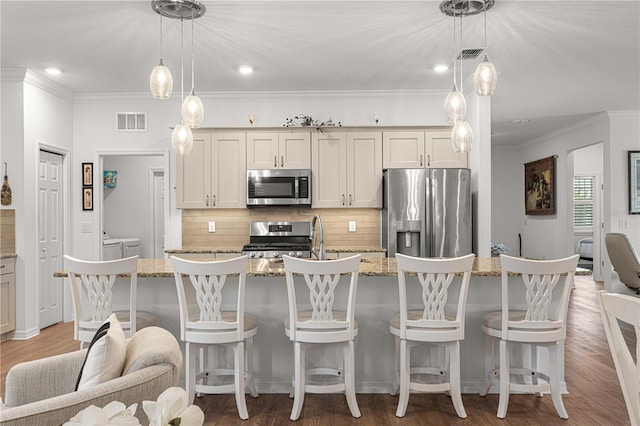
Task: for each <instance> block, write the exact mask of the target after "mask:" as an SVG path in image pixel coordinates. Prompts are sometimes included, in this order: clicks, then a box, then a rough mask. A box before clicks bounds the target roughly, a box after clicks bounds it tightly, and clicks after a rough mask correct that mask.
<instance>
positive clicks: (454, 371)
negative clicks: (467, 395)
mask: <svg viewBox="0 0 640 426" xmlns="http://www.w3.org/2000/svg"><path fill="white" fill-rule="evenodd" d="M448 346H449V360H450V362H449V384H450V386H451V402H453V407H454V408H455V409H456V414H458V417H460V418H461V419H465V418H467V412H466V411H465V410H464V405H463V404H462V396H461V395H460V342H459V341H455V342H451V343H449V344H448Z"/></svg>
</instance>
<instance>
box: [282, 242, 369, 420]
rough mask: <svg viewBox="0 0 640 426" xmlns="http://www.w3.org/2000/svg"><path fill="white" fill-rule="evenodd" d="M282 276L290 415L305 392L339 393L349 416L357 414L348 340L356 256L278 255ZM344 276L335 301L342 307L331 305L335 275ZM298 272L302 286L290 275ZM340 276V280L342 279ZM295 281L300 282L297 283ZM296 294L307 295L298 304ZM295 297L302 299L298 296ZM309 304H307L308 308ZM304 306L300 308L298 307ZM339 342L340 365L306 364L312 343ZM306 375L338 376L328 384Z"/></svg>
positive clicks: (353, 331)
mask: <svg viewBox="0 0 640 426" xmlns="http://www.w3.org/2000/svg"><path fill="white" fill-rule="evenodd" d="M282 258H283V259H284V268H285V272H286V280H287V293H288V296H289V297H288V299H289V317H288V318H286V319H285V321H284V325H285V334H286V335H287V336H289V339H290V340H291V341H292V342H293V347H294V358H295V360H294V379H293V398H294V399H293V408H292V410H291V420H297V419H298V418H299V417H300V412H301V411H302V405H303V403H304V394H305V392H309V393H336V392H344V393H345V396H346V398H347V404H348V405H349V410H351V415H352V416H353V417H360V409H359V408H358V403H357V401H356V394H355V389H354V386H355V378H354V372H355V370H354V369H355V367H354V343H353V340H354V338H355V336H356V335H357V334H358V324H357V322H356V319H355V298H356V287H357V285H358V269H359V268H360V255H356V256H352V257H348V258H346V259H339V260H326V261H320V260H318V261H315V260H305V259H296V258H293V257H290V256H282ZM345 274H348V275H350V276H351V277H350V280H349V284H348V291H347V292H346V294H345V297H344V299H346V300H339V302H340V304H341V305H346V309H345V310H343V311H339V310H336V309H334V302H336V295H337V294H336V287H337V286H338V284H339V282H340V281H341V280H340V277H341V275H345ZM299 277H303V278H304V282H305V283H306V286H302V285H297V286H296V281H302V280H300V279H298V280H296V278H299ZM342 281H344V280H342ZM300 284H301V283H300ZM297 291H298V293H301V294H308V297H307V298H306V301H305V302H304V303H302V302H299V301H298V297H297V296H296V294H297ZM300 299H304V297H301V298H300ZM309 308H310V309H309ZM303 309H304V310H303ZM335 343H337V344H340V345H341V346H342V351H343V364H344V365H343V368H311V369H307V368H306V366H305V364H306V350H307V349H308V348H309V347H310V346H312V345H322V344H335ZM307 374H308V375H309V376H314V375H318V376H337V377H341V378H342V380H341V381H340V382H339V383H332V384H311V383H309V384H307V383H306V377H305V376H306V375H307Z"/></svg>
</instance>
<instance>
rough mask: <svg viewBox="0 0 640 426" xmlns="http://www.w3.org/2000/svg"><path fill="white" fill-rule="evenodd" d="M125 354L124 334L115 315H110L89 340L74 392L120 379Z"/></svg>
mask: <svg viewBox="0 0 640 426" xmlns="http://www.w3.org/2000/svg"><path fill="white" fill-rule="evenodd" d="M126 353H127V345H126V342H125V338H124V332H123V331H122V327H121V326H120V322H118V318H116V314H111V316H110V317H109V319H108V320H107V321H106V322H105V323H104V324H102V326H100V328H99V329H98V331H97V332H96V334H95V336H93V339H92V340H91V344H90V345H89V349H88V350H87V355H86V357H85V359H84V363H83V364H82V368H81V369H80V375H79V376H78V380H77V382H76V390H83V389H88V388H90V387H93V386H96V385H99V384H100V383H104V382H107V381H109V380H112V379H115V378H116V377H120V374H121V373H122V366H123V365H124V359H125V357H126Z"/></svg>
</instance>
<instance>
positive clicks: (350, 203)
mask: <svg viewBox="0 0 640 426" xmlns="http://www.w3.org/2000/svg"><path fill="white" fill-rule="evenodd" d="M349 205H350V206H351V205H352V202H351V194H349Z"/></svg>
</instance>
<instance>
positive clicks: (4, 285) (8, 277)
mask: <svg viewBox="0 0 640 426" xmlns="http://www.w3.org/2000/svg"><path fill="white" fill-rule="evenodd" d="M14 263H15V259H2V272H3V273H2V275H0V334H3V333H8V332H9V331H13V330H15V329H16V310H15V309H16V281H15V274H14V273H13V270H14Z"/></svg>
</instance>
